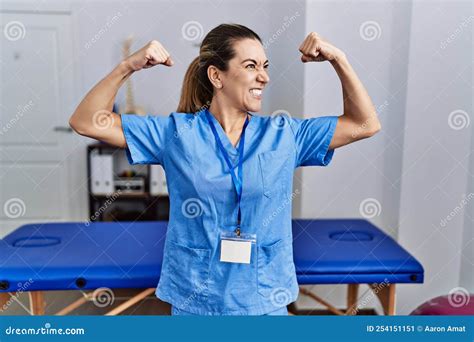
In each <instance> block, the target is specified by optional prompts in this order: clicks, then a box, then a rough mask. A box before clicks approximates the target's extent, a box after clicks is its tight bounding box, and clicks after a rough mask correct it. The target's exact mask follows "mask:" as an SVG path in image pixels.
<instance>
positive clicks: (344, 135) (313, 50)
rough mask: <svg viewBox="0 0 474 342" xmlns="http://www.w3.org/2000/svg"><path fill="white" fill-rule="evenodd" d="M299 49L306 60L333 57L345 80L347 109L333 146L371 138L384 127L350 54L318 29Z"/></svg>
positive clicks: (343, 82) (338, 71) (335, 133)
mask: <svg viewBox="0 0 474 342" xmlns="http://www.w3.org/2000/svg"><path fill="white" fill-rule="evenodd" d="M299 50H300V52H301V53H302V54H303V55H302V56H301V61H302V62H303V63H306V62H323V61H329V62H330V63H331V64H332V66H333V67H334V69H335V70H336V73H337V75H338V76H339V79H340V80H341V83H342V94H343V99H344V113H343V114H342V115H341V116H339V118H338V120H337V125H336V129H335V132H334V136H333V138H332V140H331V143H330V145H329V149H330V150H331V149H335V148H337V147H341V146H344V145H347V144H350V143H352V142H355V141H357V140H361V139H365V138H369V137H371V136H373V135H374V134H375V133H377V132H378V131H380V128H381V125H380V121H379V119H378V117H377V113H376V111H375V107H374V105H373V103H372V101H371V99H370V97H369V95H368V94H367V91H366V89H365V87H364V85H363V84H362V82H361V81H360V80H359V77H357V75H356V73H355V71H354V69H352V66H351V65H350V64H349V62H348V60H347V58H346V55H345V54H344V53H343V52H342V51H341V50H340V49H338V48H336V47H335V46H333V45H331V44H330V43H328V42H327V41H326V40H325V39H323V38H322V37H321V36H319V35H318V34H317V33H316V32H311V33H310V34H309V35H308V36H307V37H306V39H305V40H304V41H303V43H302V44H301V46H300V48H299Z"/></svg>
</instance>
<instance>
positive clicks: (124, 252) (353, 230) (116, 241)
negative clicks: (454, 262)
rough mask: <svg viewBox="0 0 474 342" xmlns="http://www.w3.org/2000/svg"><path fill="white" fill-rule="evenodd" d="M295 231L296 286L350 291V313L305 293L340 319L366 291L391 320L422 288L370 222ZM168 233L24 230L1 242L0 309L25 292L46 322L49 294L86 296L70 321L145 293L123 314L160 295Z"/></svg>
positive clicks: (408, 263)
mask: <svg viewBox="0 0 474 342" xmlns="http://www.w3.org/2000/svg"><path fill="white" fill-rule="evenodd" d="M292 227H293V250H294V261H295V267H296V273H297V279H298V283H299V284H300V285H306V284H313V285H315V284H347V285H348V293H347V309H346V310H341V309H337V308H336V307H334V306H332V305H331V304H329V303H327V302H326V301H325V300H324V299H322V298H320V297H318V296H317V295H316V294H314V293H312V292H310V291H308V290H307V289H306V288H305V287H301V286H300V294H302V295H306V296H310V297H311V298H313V299H314V300H316V301H318V302H319V303H321V304H323V305H325V306H326V307H327V308H328V309H329V310H330V311H331V312H332V313H334V314H340V315H344V314H345V315H352V314H357V312H358V311H357V309H358V307H357V305H358V302H357V299H358V286H359V284H368V285H369V288H371V289H372V290H373V292H374V293H376V295H377V297H378V298H379V300H380V302H381V304H382V307H383V310H384V313H385V314H388V315H393V314H395V284H399V283H410V284H413V283H422V282H423V275H424V271H423V267H422V266H421V264H420V263H419V262H418V261H417V260H416V259H415V258H414V257H413V256H411V255H410V254H409V253H408V252H407V251H406V250H405V249H403V248H402V247H401V246H400V245H399V244H398V243H397V242H396V241H395V240H393V239H392V238H391V237H389V236H388V235H387V234H385V233H384V232H383V231H382V230H380V229H379V228H377V227H376V226H374V225H373V224H371V223H370V222H368V221H366V220H362V219H316V220H293V221H292ZM166 228H167V222H165V221H137V222H128V221H122V222H92V223H82V222H81V223H79V222H72V223H71V222H66V223H63V222H56V223H38V224H27V225H23V226H21V227H20V228H18V229H16V230H15V231H13V232H12V233H10V234H9V235H7V236H6V237H5V238H4V239H2V240H0V310H2V307H3V306H4V304H5V303H7V302H8V301H9V300H10V299H11V296H15V295H16V293H21V292H27V293H28V294H29V297H30V309H31V314H38V315H41V314H44V305H45V303H44V297H43V292H44V291H51V290H81V291H82V292H83V294H84V296H82V297H81V298H79V299H78V300H76V301H75V302H73V303H71V304H70V305H68V306H67V307H65V308H64V309H62V310H60V311H59V312H57V313H56V314H58V315H64V314H67V313H69V312H71V311H73V310H74V309H76V308H77V307H79V306H81V305H82V304H84V303H86V302H88V301H91V300H95V299H96V298H98V297H100V296H106V295H110V294H107V293H106V292H107V291H110V290H111V289H119V288H135V289H144V290H143V291H142V292H140V293H139V294H138V295H136V296H134V297H132V298H130V299H128V300H127V301H126V302H124V303H122V304H120V305H118V306H117V307H115V308H114V309H112V310H110V311H109V312H107V315H117V314H119V313H121V312H123V311H124V310H126V309H127V308H129V307H130V306H132V305H134V304H135V303H137V302H139V301H140V300H142V299H144V298H146V297H147V296H149V295H151V294H153V293H154V290H155V287H156V285H157V283H158V279H159V276H160V272H161V263H162V257H163V247H164V241H165V234H166ZM88 290H90V291H89V292H87V291H88ZM294 310H296V308H294ZM292 311H293V310H292Z"/></svg>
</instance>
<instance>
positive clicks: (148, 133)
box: [120, 114, 169, 165]
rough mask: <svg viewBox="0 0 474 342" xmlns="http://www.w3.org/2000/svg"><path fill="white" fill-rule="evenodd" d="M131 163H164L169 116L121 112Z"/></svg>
mask: <svg viewBox="0 0 474 342" xmlns="http://www.w3.org/2000/svg"><path fill="white" fill-rule="evenodd" d="M120 117H121V119H122V130H123V134H124V136H125V140H126V142H127V147H126V150H125V152H126V155H127V159H128V162H129V163H130V164H132V165H133V164H163V152H164V147H165V141H166V131H167V129H168V123H169V118H168V117H166V116H156V115H145V116H141V115H136V114H121V115H120Z"/></svg>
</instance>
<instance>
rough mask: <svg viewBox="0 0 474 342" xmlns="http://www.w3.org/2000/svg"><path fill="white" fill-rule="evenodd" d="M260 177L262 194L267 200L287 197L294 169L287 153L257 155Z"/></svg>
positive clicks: (272, 152)
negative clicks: (279, 196) (282, 196)
mask: <svg viewBox="0 0 474 342" xmlns="http://www.w3.org/2000/svg"><path fill="white" fill-rule="evenodd" d="M258 159H259V166H260V175H261V177H262V183H263V194H264V195H265V196H266V197H268V198H275V197H277V196H278V195H286V196H287V195H289V193H290V191H291V186H292V181H293V171H294V168H293V167H292V165H291V160H290V159H291V158H290V153H289V152H288V151H276V150H275V151H267V152H262V153H259V155H258Z"/></svg>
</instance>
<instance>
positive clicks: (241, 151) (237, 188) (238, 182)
mask: <svg viewBox="0 0 474 342" xmlns="http://www.w3.org/2000/svg"><path fill="white" fill-rule="evenodd" d="M210 115H211V114H210V113H209V111H208V110H207V109H206V117H207V121H208V122H209V125H210V126H211V130H212V133H213V134H214V137H215V138H216V142H217V145H218V146H219V148H220V150H221V152H222V154H223V156H224V159H225V161H226V163H227V166H228V167H229V171H230V175H231V177H232V181H233V183H234V187H235V191H236V192H237V203H238V213H237V229H236V233H237V235H240V217H241V213H240V200H241V198H242V186H243V182H242V163H243V159H244V144H245V129H246V128H247V125H248V123H249V118H248V117H247V119H246V120H245V124H244V127H243V128H242V134H241V136H240V144H239V170H238V178H237V177H236V176H235V172H234V167H233V166H232V164H231V162H230V159H229V154H228V153H227V151H226V149H225V148H224V145H222V141H221V139H220V138H219V134H217V131H216V127H215V126H214V123H213V122H212V119H211V116H210Z"/></svg>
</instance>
